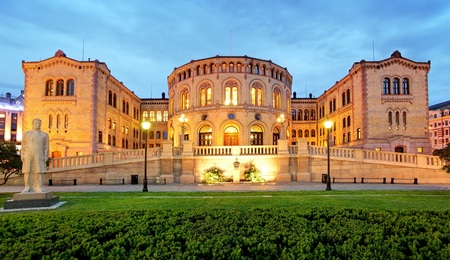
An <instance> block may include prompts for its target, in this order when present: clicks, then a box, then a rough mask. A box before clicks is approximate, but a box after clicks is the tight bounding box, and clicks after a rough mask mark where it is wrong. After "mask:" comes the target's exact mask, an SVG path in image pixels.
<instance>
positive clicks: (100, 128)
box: [22, 50, 431, 157]
mask: <svg viewBox="0 0 450 260" xmlns="http://www.w3.org/2000/svg"><path fill="white" fill-rule="evenodd" d="M22 69H23V72H24V74H25V89H24V94H25V99H24V111H25V113H24V121H23V125H24V126H23V128H24V129H23V131H26V130H29V129H31V122H32V120H33V118H36V117H38V118H40V119H41V120H42V122H43V123H42V129H43V131H46V132H47V133H48V134H49V136H50V151H51V153H52V156H53V157H59V156H74V155H81V154H92V153H99V152H107V151H118V150H125V149H138V148H142V147H143V145H144V144H145V143H147V145H148V147H149V148H150V147H154V148H156V147H161V146H162V142H164V141H171V142H172V144H173V147H179V146H182V144H183V141H191V142H192V144H193V145H194V146H215V147H217V146H265V145H274V144H277V142H278V140H279V139H286V140H288V141H289V144H291V145H294V144H297V143H298V142H299V140H300V139H303V140H306V141H307V143H308V144H310V145H319V146H322V145H326V140H327V131H326V129H325V128H324V122H325V121H326V120H331V121H332V122H333V125H332V128H331V129H330V134H331V138H330V140H331V141H330V144H331V145H332V146H336V147H352V148H361V149H374V150H381V151H392V152H394V151H395V152H404V153H424V154H430V153H431V145H430V141H429V137H428V114H427V113H428V106H429V105H428V72H429V70H430V62H429V61H428V62H416V61H412V60H409V59H407V58H404V57H402V55H401V54H400V52H399V51H395V52H394V53H393V54H392V55H391V56H390V57H388V58H386V59H384V60H379V61H364V60H361V61H359V62H355V63H354V64H353V66H352V67H351V68H350V70H349V73H348V74H347V75H346V76H345V77H344V78H342V79H340V80H338V81H336V83H335V84H334V85H333V86H331V87H329V88H328V89H324V93H323V94H322V95H320V96H319V97H312V96H311V95H310V96H309V97H298V96H297V94H296V92H294V91H293V86H292V82H293V80H292V76H291V74H290V73H289V71H288V70H287V69H286V68H285V67H282V66H280V65H278V64H276V63H274V62H272V61H271V60H264V59H258V58H252V57H248V56H215V57H210V58H204V59H199V60H192V61H190V62H188V63H186V64H184V65H181V66H179V67H177V68H175V69H174V70H173V72H172V73H171V74H170V75H168V77H167V84H168V89H167V95H166V94H165V93H162V95H161V97H160V98H144V97H138V96H136V95H135V94H134V92H133V91H132V90H131V89H129V88H128V87H126V86H125V85H124V83H122V82H121V81H120V79H116V78H115V77H114V76H113V75H112V74H111V71H110V70H109V68H108V67H107V65H106V64H105V63H104V62H100V61H98V60H94V61H91V60H88V61H78V60H75V59H71V58H69V57H67V56H66V55H65V53H64V52H63V51H61V50H58V51H57V52H56V53H55V55H54V56H53V57H50V58H48V59H45V60H42V61H29V62H25V61H23V62H22ZM161 76H163V75H161ZM142 121H150V122H152V124H151V128H150V130H149V132H148V135H143V130H142V129H141V126H140V125H141V122H142ZM144 137H146V138H147V142H145V141H144V139H143V138H144Z"/></svg>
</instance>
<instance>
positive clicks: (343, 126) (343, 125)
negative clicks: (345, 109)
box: [342, 117, 347, 128]
mask: <svg viewBox="0 0 450 260" xmlns="http://www.w3.org/2000/svg"><path fill="white" fill-rule="evenodd" d="M345 123H346V119H345V117H344V119H342V128H345V127H347V125H346V124H345Z"/></svg>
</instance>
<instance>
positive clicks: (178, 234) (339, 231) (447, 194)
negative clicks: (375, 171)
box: [0, 191, 450, 259]
mask: <svg viewBox="0 0 450 260" xmlns="http://www.w3.org/2000/svg"><path fill="white" fill-rule="evenodd" d="M55 195H58V196H60V201H66V202H67V203H65V204H64V205H62V206H61V207H59V208H57V209H55V210H50V211H48V210H44V211H25V212H23V211H22V212H9V213H2V214H0V259H450V200H449V199H450V191H332V192H326V191H295V192H294V191H290V192H149V193H142V192H82V193H81V192H80V193H75V192H61V193H59V192H55ZM11 197H12V194H5V193H3V194H0V201H1V202H3V201H5V200H6V199H8V198H11Z"/></svg>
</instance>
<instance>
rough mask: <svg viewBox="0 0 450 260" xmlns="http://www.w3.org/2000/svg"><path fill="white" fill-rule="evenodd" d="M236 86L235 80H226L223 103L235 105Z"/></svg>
mask: <svg viewBox="0 0 450 260" xmlns="http://www.w3.org/2000/svg"><path fill="white" fill-rule="evenodd" d="M237 94H238V88H237V84H236V82H235V81H232V80H230V81H227V82H226V83H225V105H237V103H238V96H237Z"/></svg>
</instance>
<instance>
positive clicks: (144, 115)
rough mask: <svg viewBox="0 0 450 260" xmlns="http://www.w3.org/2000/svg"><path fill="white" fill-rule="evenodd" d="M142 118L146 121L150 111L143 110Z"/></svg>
mask: <svg viewBox="0 0 450 260" xmlns="http://www.w3.org/2000/svg"><path fill="white" fill-rule="evenodd" d="M142 118H143V119H144V121H146V120H147V118H148V111H142Z"/></svg>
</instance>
